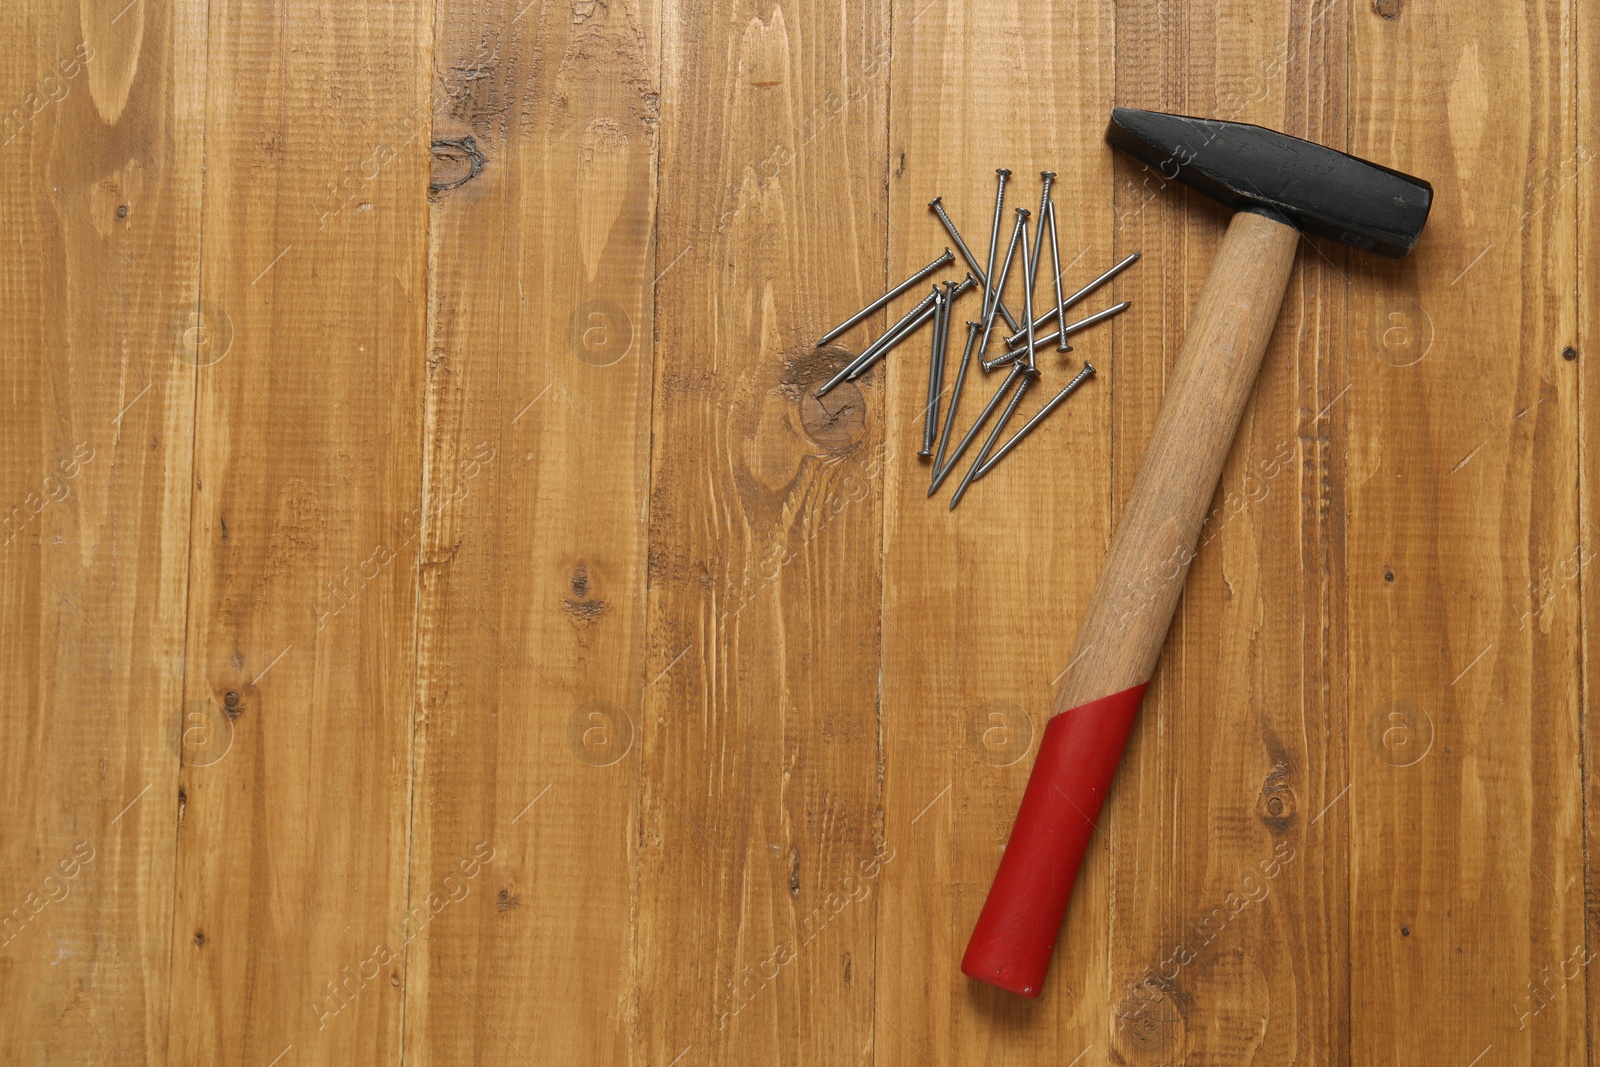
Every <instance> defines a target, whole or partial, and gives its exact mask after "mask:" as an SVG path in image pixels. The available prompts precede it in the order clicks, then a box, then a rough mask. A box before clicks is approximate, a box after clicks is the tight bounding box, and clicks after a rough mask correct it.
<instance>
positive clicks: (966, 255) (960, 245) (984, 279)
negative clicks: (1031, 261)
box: [928, 196, 1019, 330]
mask: <svg viewBox="0 0 1600 1067" xmlns="http://www.w3.org/2000/svg"><path fill="white" fill-rule="evenodd" d="M943 199H944V197H942V196H936V197H934V198H933V199H932V200H929V201H928V206H929V207H931V208H933V212H934V214H936V215H938V216H939V221H940V222H942V223H944V228H945V229H946V230H947V231H948V232H949V234H950V240H952V241H954V242H955V243H956V251H958V252H960V253H961V256H962V258H963V259H965V260H966V261H967V266H969V267H971V268H972V273H973V274H976V275H977V276H978V284H979V285H982V286H983V287H984V288H985V289H987V288H988V286H989V275H988V274H987V273H985V272H984V269H983V268H982V267H980V266H978V258H977V257H976V256H974V255H973V254H972V249H970V248H968V247H967V242H965V241H963V240H962V239H961V231H959V230H957V229H956V224H955V223H953V222H951V221H950V216H949V215H946V214H945V212H944V205H943V204H942V203H940V201H942V200H943ZM1000 316H1001V317H1002V318H1004V319H1005V320H1006V322H1008V323H1010V325H1011V328H1012V329H1013V330H1015V329H1019V326H1018V325H1017V320H1016V316H1014V315H1012V314H1011V312H1010V311H1008V310H1006V306H1005V304H1004V303H1002V304H1001V305H1000Z"/></svg>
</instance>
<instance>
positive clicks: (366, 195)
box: [170, 0, 430, 1063]
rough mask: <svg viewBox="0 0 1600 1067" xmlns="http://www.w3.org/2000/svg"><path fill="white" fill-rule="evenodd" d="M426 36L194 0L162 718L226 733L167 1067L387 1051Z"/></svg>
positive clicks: (403, 766) (357, 20)
mask: <svg viewBox="0 0 1600 1067" xmlns="http://www.w3.org/2000/svg"><path fill="white" fill-rule="evenodd" d="M310 27H322V28H324V29H323V30H322V31H319V32H312V31H311V29H310ZM429 43H430V34H429V27H428V26H427V25H426V24H425V23H421V22H419V21H418V19H417V17H416V15H415V13H414V12H412V11H410V10H409V9H400V8H396V9H393V10H390V9H377V8H373V9H370V10H360V9H355V8H351V7H349V6H344V5H337V4H326V3H318V2H309V3H308V2H301V0H285V2H282V3H269V4H258V3H214V4H212V5H211V7H210V25H209V27H208V30H207V37H206V46H205V49H206V56H207V63H208V65H209V66H208V69H209V72H210V75H211V77H212V79H213V81H212V83H211V84H212V90H211V91H210V93H209V94H208V101H207V114H206V123H207V124H206V181H205V188H204V197H205V201H204V203H205V207H204V213H203V218H202V233H201V240H202V246H203V249H204V255H203V264H202V271H201V278H200V293H201V294H202V296H203V297H204V299H206V300H208V301H210V302H211V303H212V304H213V305H214V306H215V307H216V308H218V309H220V311H219V314H221V315H225V316H226V317H227V319H228V320H229V321H231V323H232V331H233V336H232V347H231V350H230V351H229V352H228V354H227V355H226V356H225V357H223V358H221V359H220V360H218V361H216V362H214V363H212V364H210V365H208V366H206V367H203V368H201V369H200V370H199V372H198V386H197V391H198V395H197V399H196V403H195V429H194V434H195V445H194V451H195V456H194V475H193V504H192V526H191V534H190V569H189V588H188V602H189V604H190V605H191V610H190V618H189V628H188V641H187V651H186V655H185V660H184V679H185V684H184V698H185V699H184V714H185V715H186V716H187V715H189V714H191V713H193V714H198V715H200V716H201V717H202V719H203V720H204V721H205V722H207V723H214V724H215V726H216V728H217V729H219V730H221V731H223V732H225V733H226V734H227V735H228V736H229V737H230V739H231V746H230V747H229V748H228V749H225V750H223V752H222V753H221V754H220V755H218V756H215V757H212V756H207V757H206V758H204V759H201V760H195V761H190V765H188V766H186V767H185V768H184V770H183V773H182V775H181V778H180V783H179V788H180V790H181V793H180V797H179V802H178V803H179V812H178V816H177V819H176V823H175V825H176V826H177V832H178V865H177V876H176V877H177V886H176V896H175V904H174V914H173V921H172V933H171V937H172V943H171V947H170V952H171V958H172V970H173V979H172V1005H173V1007H172V1027H173V1032H172V1050H171V1056H172V1059H173V1060H174V1061H175V1062H179V1063H192V1062H213V1063H267V1062H270V1061H271V1060H272V1059H273V1058H274V1057H276V1056H280V1055H285V1054H286V1050H291V1051H292V1054H293V1055H294V1056H295V1057H296V1058H297V1059H298V1061H299V1062H305V1063H348V1062H353V1061H355V1060H357V1059H360V1058H370V1059H372V1060H380V1059H382V1060H394V1059H396V1058H397V1057H398V1054H399V1048H400V1015H401V1012H400V1007H401V1000H402V974H401V970H402V966H403V961H402V960H401V959H400V958H399V957H398V956H396V955H395V954H394V952H393V951H388V952H384V951H381V950H380V948H379V946H384V945H388V944H389V942H390V941H391V939H392V938H393V937H394V936H395V934H394V933H393V930H392V927H393V925H394V924H395V923H396V921H397V917H399V916H402V915H404V914H405V911H406V906H407V880H406V863H405V860H406V847H407V837H408V829H409V823H410V811H409V800H410V784H409V775H410V769H411V762H412V761H411V718H412V715H411V709H412V692H413V687H414V680H415V679H414V670H413V655H412V643H413V632H414V613H415V609H416V578H415V576H416V569H417V556H418V553H417V546H416V545H415V544H414V543H407V542H406V540H405V539H404V537H403V536H401V535H400V534H399V533H398V532H397V523H398V522H399V521H400V520H401V519H402V518H403V517H404V516H406V515H407V514H408V513H410V512H411V510H412V509H413V508H415V507H416V503H417V492H418V481H419V479H418V474H419V471H420V469H421V456H422V453H421V437H422V367H423V355H424V347H423V324H424V316H423V303H422V300H423V297H424V296H425V294H426V291H427V288H426V287H427V278H426V257H425V252H426V246H425V237H426V233H425V229H424V225H423V224H424V221H425V220H424V217H423V206H424V204H425V200H424V196H425V190H426V182H427V166H428V153H427V149H426V145H425V144H424V143H423V141H422V139H421V138H417V137H409V136H408V134H407V130H408V126H409V125H410V124H413V123H415V122H416V121H417V116H418V115H419V113H421V112H420V111H419V109H424V108H425V105H426V101H427V99H428V95H427V93H428V82H429V78H428V74H427V68H426V61H427V57H428V53H429ZM330 109H337V111H338V112H339V114H340V115H341V116H342V122H343V126H344V129H345V130H346V132H347V136H343V137H339V138H335V139H330V138H329V136H328V129H327V126H328V123H327V118H326V116H327V114H328V113H329V111H330ZM346 193H348V194H350V195H349V196H348V199H346V198H345V194H346Z"/></svg>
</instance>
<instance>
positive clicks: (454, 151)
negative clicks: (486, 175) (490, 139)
mask: <svg viewBox="0 0 1600 1067" xmlns="http://www.w3.org/2000/svg"><path fill="white" fill-rule="evenodd" d="M428 147H429V149H430V150H432V152H433V172H432V174H431V176H430V177H429V179H428V199H429V200H437V199H438V198H439V197H440V195H441V194H443V193H448V192H449V191H450V190H452V189H459V188H461V187H462V186H463V185H465V184H467V183H468V182H470V181H471V180H472V179H474V178H476V177H477V176H478V175H480V174H482V173H483V165H484V163H485V162H486V160H485V159H484V156H483V151H482V149H480V148H479V147H478V140H477V138H475V137H473V136H472V134H470V133H469V134H467V135H466V136H465V137H440V138H437V139H435V140H434V141H433V142H432V143H431V144H429V145H428Z"/></svg>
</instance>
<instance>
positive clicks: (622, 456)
mask: <svg viewBox="0 0 1600 1067" xmlns="http://www.w3.org/2000/svg"><path fill="white" fill-rule="evenodd" d="M656 21H657V19H656V14H655V11H654V5H653V4H651V3H648V2H647V3H626V4H610V5H595V4H587V5H585V4H578V5H575V6H561V5H548V4H541V5H534V6H529V5H527V3H526V0H506V2H504V3H502V2H482V0H462V2H452V3H447V4H441V5H440V6H439V8H438V14H437V26H436V45H435V57H434V68H435V69H434V73H435V90H434V92H435V105H434V106H435V111H436V116H435V121H434V134H433V136H434V139H435V144H436V145H439V146H441V148H440V152H441V155H445V156H454V157H457V158H454V159H451V160H448V161H447V162H448V163H449V164H450V165H453V166H455V167H456V168H457V174H456V175H455V176H457V177H459V176H464V175H470V174H471V172H472V167H471V163H472V159H471V155H472V153H474V152H476V153H478V154H480V155H481V156H482V157H483V161H482V170H481V174H479V175H478V176H477V177H473V178H471V179H470V180H468V181H466V182H465V183H464V184H461V185H460V186H458V187H456V188H452V189H448V190H440V192H439V193H438V195H437V197H436V201H435V204H434V207H433V210H432V213H431V220H432V221H431V226H430V245H431V256H432V294H431V299H430V317H431V321H430V325H429V335H430V342H429V351H430V361H429V376H428V426H427V444H426V459H425V463H426V468H425V478H426V490H425V494H424V499H425V501H426V505H425V509H426V513H427V514H426V518H425V521H424V534H423V544H424V548H423V557H422V559H423V570H422V585H421V613H422V616H421V622H420V626H421V637H420V640H419V643H418V656H419V666H418V672H419V679H420V680H419V686H420V690H421V697H420V699H421V705H422V707H421V726H420V729H419V733H418V746H417V764H416V767H417V770H416V775H417V783H416V787H417V801H416V804H415V812H416V826H417V833H416V842H415V846H414V848H413V852H412V873H411V885H412V893H411V903H412V908H413V910H415V909H416V907H418V906H419V904H422V903H423V902H424V895H423V894H424V890H433V889H435V888H437V887H450V886H453V885H456V884H459V885H460V887H461V888H460V889H458V890H456V892H457V893H458V894H464V896H462V899H460V900H459V901H455V902H452V903H450V904H449V905H448V907H447V908H445V909H444V910H443V911H442V912H440V913H439V914H438V916H437V918H434V919H432V920H431V922H429V924H428V927H427V931H426V934H425V935H424V936H422V937H421V938H420V939H418V940H416V941H414V942H413V944H412V945H411V950H410V956H409V960H410V964H409V969H408V1005H409V1006H408V1009H407V1013H406V1025H407V1031H408V1033H407V1039H406V1049H407V1056H408V1060H409V1061H410V1062H413V1063H417V1064H432V1063H439V1064H454V1063H467V1062H471V1063H521V1062H533V1061H538V1062H546V1061H552V1062H563V1063H623V1062H626V1061H627V1059H628V1056H629V1051H628V1050H629V1045H630V1041H631V1030H632V1018H633V1009H632V1006H631V997H632V991H633V980H632V950H631V925H632V892H631V887H632V882H633V873H632V872H633V864H632V854H633V834H634V831H635V830H636V821H635V815H634V812H635V806H636V795H637V789H638V777H637V775H638V766H639V763H638V753H637V751H635V750H634V747H633V746H634V743H635V737H636V731H640V730H642V729H643V728H644V722H643V720H642V719H641V716H640V699H641V698H640V694H641V691H642V689H643V686H644V682H645V679H644V676H643V675H644V666H645V652H644V610H645V566H646V540H645V534H646V527H645V526H644V524H643V522H642V516H643V515H644V513H645V510H646V507H647V502H648V501H647V496H648V479H649V440H650V437H649V434H650V388H651V378H652V360H651V353H652V351H653V348H652V342H651V335H652V331H653V328H652V313H653V288H652V284H651V280H652V278H653V277H654V275H655V269H654V266H653V259H652V255H653V251H654V242H653V240H652V234H651V219H652V213H653V198H654V189H655V174H654V161H655V151H654V149H655V126H656V113H655V100H656V85H657V73H656V70H657V47H656V34H657V29H656ZM445 146H454V147H445ZM462 157H465V159H466V162H467V164H468V166H467V167H466V169H465V170H464V171H463V170H461V169H460V167H461V162H462ZM443 165H444V164H441V167H442V166H443ZM440 177H443V178H446V179H447V180H449V179H450V178H451V176H449V175H444V174H441V175H440ZM490 850H492V853H493V856H494V859H493V862H492V863H490V864H488V865H487V868H486V869H485V870H484V871H483V872H482V873H479V874H477V875H476V878H475V880H474V879H471V878H464V877H463V873H464V872H463V871H462V870H461V869H460V864H461V863H462V862H463V860H465V861H467V862H468V863H469V865H472V866H475V865H476V858H475V857H476V856H477V854H478V852H479V851H490ZM450 895H451V894H449V893H448V892H447V893H446V894H445V899H449V898H450ZM530 1005H537V1010H530Z"/></svg>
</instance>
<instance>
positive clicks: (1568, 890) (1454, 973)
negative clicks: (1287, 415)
mask: <svg viewBox="0 0 1600 1067" xmlns="http://www.w3.org/2000/svg"><path fill="white" fill-rule="evenodd" d="M1569 18H1570V9H1569V8H1568V7H1567V6H1566V5H1564V4H1556V3H1551V4H1541V5H1536V6H1535V7H1532V8H1529V9H1528V10H1526V11H1516V12H1512V11H1507V10H1498V9H1483V10H1469V11H1466V12H1462V13H1460V14H1458V15H1457V16H1453V17H1452V18H1451V19H1449V20H1448V21H1446V22H1444V23H1442V24H1435V25H1427V24H1425V23H1424V22H1423V21H1422V20H1420V19H1418V20H1407V19H1405V18H1404V17H1402V18H1400V19H1395V20H1390V21H1385V20H1381V19H1365V20H1362V19H1358V20H1357V21H1356V23H1355V30H1354V37H1353V39H1352V49H1351V52H1352V56H1353V58H1354V66H1353V68H1352V78H1351V88H1352V99H1351V106H1350V123H1351V144H1350V150H1351V151H1352V152H1355V153H1357V154H1358V155H1373V154H1382V155H1383V156H1385V157H1386V158H1388V159H1391V160H1393V161H1394V162H1395V163H1396V164H1397V165H1398V166H1399V167H1400V168H1401V169H1403V170H1408V171H1412V172H1424V173H1428V174H1430V175H1436V179H1435V188H1436V190H1437V203H1438V204H1439V205H1441V206H1442V207H1443V209H1444V210H1442V211H1439V212H1437V213H1436V217H1435V218H1433V219H1431V220H1430V221H1429V235H1428V241H1427V244H1426V246H1425V247H1419V248H1418V254H1417V255H1416V256H1415V257H1414V258H1413V259H1410V260H1407V261H1405V262H1403V263H1400V264H1394V265H1390V264H1374V263H1369V262H1366V261H1364V260H1363V261H1360V262H1359V263H1356V262H1354V261H1352V266H1353V267H1355V272H1354V273H1352V275H1351V281H1352V289H1351V296H1350V321H1351V325H1352V329H1351V335H1350V336H1351V352H1352V359H1351V386H1352V388H1351V391H1350V395H1349V397H1347V399H1348V400H1349V401H1350V405H1349V408H1348V409H1347V417H1348V418H1349V419H1350V420H1351V427H1352V433H1351V448H1350V461H1349V462H1350V485H1351V488H1350V494H1349V500H1348V519H1347V522H1348V534H1347V538H1348V545H1349V563H1348V568H1347V570H1346V573H1345V575H1344V580H1345V582H1346V584H1347V588H1348V596H1349V603H1350V637H1349V641H1350V653H1349V654H1350V675H1349V677H1350V705H1349V731H1350V737H1351V759H1350V765H1351V772H1352V774H1351V786H1350V793H1349V797H1348V800H1349V808H1348V809H1346V811H1345V817H1346V818H1347V819H1348V820H1349V833H1350V854H1351V872H1350V956H1351V1014H1352V1028H1351V1056H1352V1058H1353V1059H1356V1060H1362V1061H1366V1060H1389V1059H1393V1060H1406V1059H1416V1058H1418V1057H1422V1056H1427V1057H1430V1058H1433V1059H1437V1060H1443V1061H1454V1060H1457V1059H1459V1060H1461V1061H1462V1062H1470V1061H1471V1060H1472V1058H1473V1057H1476V1056H1479V1055H1483V1054H1485V1052H1486V1050H1487V1056H1486V1058H1485V1062H1487V1059H1488V1057H1495V1058H1501V1059H1504V1060H1506V1061H1510V1062H1517V1061H1524V1062H1533V1061H1542V1062H1577V1061H1579V1060H1580V1059H1581V1058H1582V1057H1583V1056H1584V1055H1585V1050H1584V1044H1585V1034H1584V1030H1585V1028H1584V1025H1583V1023H1582V1022H1581V1021H1580V1018H1579V1016H1580V1015H1581V1014H1582V1013H1583V1010H1584V1007H1583V1005H1584V998H1583V996H1582V994H1581V993H1580V992H1579V991H1578V990H1577V989H1576V988H1574V987H1573V986H1572V985H1571V984H1570V980H1568V979H1566V978H1562V977H1559V975H1560V973H1561V971H1562V970H1563V969H1565V970H1566V971H1567V972H1568V973H1569V974H1570V973H1572V968H1573V966H1574V964H1573V963H1569V962H1568V961H1569V960H1570V959H1571V958H1572V956H1573V953H1574V952H1575V951H1576V952H1577V953H1578V960H1579V961H1580V962H1581V960H1582V959H1583V958H1585V957H1584V951H1585V950H1584V949H1583V946H1584V945H1585V944H1586V943H1587V942H1588V934H1587V933H1586V931H1585V927H1584V924H1583V914H1582V912H1581V911H1579V910H1578V909H1577V908H1575V907H1574V906H1573V905H1574V902H1575V901H1576V899H1577V897H1576V894H1577V892H1578V887H1579V886H1580V885H1582V881H1583V874H1582V864H1583V836H1582V831H1581V826H1582V822H1583V805H1582V790H1581V778H1580V764H1579V761H1578V754H1579V752H1580V745H1579V734H1580V730H1579V708H1580V694H1579V686H1578V682H1579V671H1578V668H1579V660H1580V641H1579V611H1578V604H1579V598H1578V596H1577V595H1576V592H1577V591H1576V588H1575V587H1574V586H1573V584H1572V580H1568V579H1563V578H1562V577H1561V574H1562V571H1563V570H1564V569H1565V568H1568V567H1570V566H1571V565H1572V564H1571V563H1569V562H1565V561H1569V560H1571V559H1572V558H1573V554H1574V553H1575V552H1576V551H1578V550H1579V546H1580V543H1581V542H1580V525H1579V517H1578V512H1577V503H1578V499H1577V494H1576V492H1575V487H1576V485H1577V483H1578V462H1579V453H1578V449H1577V447H1576V446H1577V417H1578V414H1577V413H1578V404H1577V400H1578V373H1577V368H1576V367H1575V366H1573V364H1572V363H1570V362H1567V361H1565V360H1563V359H1562V356H1561V351H1562V348H1563V346H1565V345H1567V344H1568V343H1570V341H1571V340H1572V336H1573V334H1572V330H1573V328H1574V325H1575V316H1576V313H1577V304H1576V303H1575V301H1576V297H1577V293H1576V291H1575V289H1574V277H1575V275H1574V270H1575V265H1574V261H1573V254H1574V248H1575V239H1576V233H1575V230H1574V218H1575V206H1576V205H1575V202H1574V197H1575V194H1576V187H1575V186H1574V185H1573V184H1572V183H1571V182H1566V183H1560V182H1558V183H1557V184H1555V185H1554V186H1546V184H1545V178H1546V176H1547V175H1551V174H1554V173H1558V172H1559V168H1560V166H1561V163H1562V161H1563V160H1564V159H1568V158H1570V157H1571V155H1572V153H1573V151H1574V147H1575V146H1574V145H1573V134H1574V116H1573V111H1572V108H1573V99H1574V96H1573V94H1572V93H1571V92H1570V91H1566V90H1563V89H1561V88H1559V87H1560V86H1561V85H1563V84H1564V85H1568V86H1570V85H1572V84H1573V78H1574V70H1573V66H1572V52H1571V44H1570V41H1571V38H1570V37H1568V36H1567V34H1566V32H1565V31H1564V29H1563V27H1565V26H1567V25H1569V22H1568V19H1569ZM1423 35H1426V39H1427V41H1428V47H1429V48H1430V49H1434V50H1436V51H1435V56H1436V60H1435V62H1433V63H1430V64H1428V65H1426V66H1425V67H1414V66H1411V65H1409V64H1400V63H1399V62H1398V61H1399V60H1400V58H1401V57H1402V56H1406V55H1408V54H1410V53H1411V50H1412V49H1414V48H1416V47H1418V46H1419V45H1420V44H1421V42H1422V39H1423ZM1497 102H1514V103H1511V104H1510V105H1509V106H1501V105H1500V104H1499V103H1497ZM1424 107H1425V108H1426V109H1427V110H1428V112H1429V113H1430V114H1431V115H1433V116H1434V120H1433V121H1431V122H1427V123H1425V124H1422V125H1416V126H1413V125H1412V121H1413V120H1412V118H1411V116H1413V115H1415V114H1416V113H1417V112H1418V111H1419V110H1420V109H1421V108H1424ZM1579 558H1580V559H1581V556H1580V557H1579ZM1430 738H1431V747H1430V746H1429V740H1430ZM1547 968H1548V971H1547V970H1546V969H1547ZM1469 974H1471V975H1473V976H1474V977H1472V978H1470V979H1469V978H1467V975H1469ZM1548 975H1556V976H1558V977H1556V978H1554V979H1553V980H1552V981H1551V983H1550V985H1549V987H1548V988H1545V987H1544V982H1545V979H1546V977H1547V976H1548ZM1447 987H1448V988H1452V989H1453V990H1454V992H1453V993H1452V995H1451V996H1449V997H1448V998H1444V999H1440V998H1437V997H1435V996H1434V995H1433V991H1434V990H1439V989H1443V988H1447ZM1530 993H1531V994H1532V996H1531V997H1530ZM1541 1005H1542V1007H1541ZM1524 1016H1526V1017H1524ZM1418 1019H1425V1020H1426V1025H1417V1024H1416V1022H1414V1020H1418Z"/></svg>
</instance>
